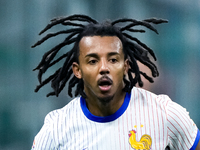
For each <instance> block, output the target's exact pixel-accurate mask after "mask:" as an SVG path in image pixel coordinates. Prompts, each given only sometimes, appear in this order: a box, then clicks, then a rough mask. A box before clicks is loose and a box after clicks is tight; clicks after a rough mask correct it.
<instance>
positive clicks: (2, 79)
mask: <svg viewBox="0 0 200 150" xmlns="http://www.w3.org/2000/svg"><path fill="white" fill-rule="evenodd" d="M74 13H82V14H86V15H90V16H91V17H93V18H95V19H97V20H99V21H102V20H104V19H107V18H109V19H118V18H121V17H130V18H135V19H139V20H143V19H146V18H151V17H157V18H165V19H168V20H169V23H168V24H161V25H157V26H156V28H157V29H158V31H159V35H156V34H155V33H153V32H152V31H148V30H147V32H146V33H145V34H137V35H135V36H137V37H138V38H139V39H140V40H141V41H142V42H144V43H146V44H147V45H148V46H149V47H151V48H152V49H153V50H155V53H156V56H157V58H158V61H157V62H156V63H157V65H158V68H159V71H160V77H159V78H157V79H156V80H155V83H154V84H152V85H149V84H148V83H147V84H146V85H145V87H144V88H146V89H149V90H150V91H152V92H155V93H157V94H167V95H169V96H170V98H171V99H172V100H173V101H175V102H177V103H179V104H181V105H182V106H183V107H185V108H186V109H187V110H188V111H189V112H190V116H191V118H192V119H193V120H194V122H195V123H196V124H197V126H198V127H199V128H200V117H199V115H200V110H199V108H200V107H199V106H200V90H199V89H200V81H199V76H200V67H199V65H200V48H199V47H200V40H199V39H200V1H199V0H193V1H188V0H181V1H174V0H162V1H161V0H151V1H150V0H113V1H112V0H101V1H100V0H73V1H72V0H59V1H56V0H34V1H28V0H17V1H11V0H0V149H4V150H22V149H24V150H25V149H31V146H32V142H33V139H34V136H35V135H36V134H37V133H38V131H39V130H40V128H41V127H42V125H43V121H44V117H45V116H46V114H47V113H48V112H50V111H52V110H54V109H57V108H60V107H63V106H64V105H65V104H67V103H68V102H69V101H70V99H71V98H69V97H68V96H67V92H66V89H65V90H64V91H63V92H62V93H61V95H60V96H59V97H58V98H57V97H49V98H46V94H47V93H48V92H51V88H50V85H48V86H46V87H44V88H42V89H41V90H40V91H39V92H38V93H34V89H35V87H36V85H37V84H38V81H37V72H33V71H32V69H33V68H34V67H36V65H37V64H38V62H39V61H40V60H41V58H42V55H43V54H44V52H45V51H47V50H49V49H50V48H51V47H53V46H54V45H55V44H56V43H58V41H60V40H62V38H60V39H59V38H58V39H57V38H55V39H52V40H50V41H47V42H45V43H44V44H42V45H41V46H39V47H37V48H35V49H31V48H30V47H31V45H33V44H34V43H35V42H36V41H37V40H39V39H40V38H41V36H38V33H39V31H41V30H42V29H43V28H44V27H45V26H46V25H47V24H48V23H49V21H50V19H52V18H54V17H57V16H66V15H71V14H74ZM56 29H59V27H55V28H54V29H52V30H51V31H56ZM56 40H57V41H56Z"/></svg>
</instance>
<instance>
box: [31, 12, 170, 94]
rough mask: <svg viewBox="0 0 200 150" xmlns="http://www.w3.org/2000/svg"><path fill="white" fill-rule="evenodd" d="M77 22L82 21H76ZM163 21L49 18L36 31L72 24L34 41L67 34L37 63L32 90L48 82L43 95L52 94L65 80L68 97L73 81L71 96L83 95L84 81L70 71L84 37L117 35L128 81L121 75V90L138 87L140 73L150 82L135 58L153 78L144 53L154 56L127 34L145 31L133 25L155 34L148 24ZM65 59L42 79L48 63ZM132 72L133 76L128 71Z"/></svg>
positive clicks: (153, 66)
mask: <svg viewBox="0 0 200 150" xmlns="http://www.w3.org/2000/svg"><path fill="white" fill-rule="evenodd" d="M80 22H81V23H82V24H80ZM166 22H168V21H167V20H163V19H156V18H151V19H145V20H142V21H138V20H134V19H129V18H123V19H118V20H115V21H113V22H111V21H108V20H107V21H105V22H103V23H99V22H97V21H96V20H94V19H92V18H91V17H89V16H86V15H81V14H75V15H71V16H67V17H60V18H55V19H53V20H51V23H50V24H48V25H47V26H46V27H45V28H44V29H43V30H42V31H41V32H40V33H39V35H41V34H42V33H44V32H45V31H47V30H49V29H50V28H51V27H53V26H55V25H58V24H61V25H63V26H72V27H71V28H70V29H66V30H62V31H58V32H56V33H49V34H47V35H46V36H45V37H43V38H42V39H41V40H39V41H38V42H37V43H35V44H34V45H33V46H32V48H33V47H36V46H38V45H40V44H42V43H43V42H44V41H46V40H48V39H49V38H51V37H55V36H57V35H60V34H67V35H68V36H67V37H66V38H65V39H64V41H63V42H61V43H59V44H58V45H56V46H55V47H53V48H52V49H50V50H49V51H47V52H46V53H45V54H44V55H43V58H42V60H41V62H40V63H39V64H38V66H37V67H36V68H35V69H33V70H39V72H38V80H39V83H40V84H39V85H38V86H37V87H36V89H35V92H37V91H38V90H39V89H40V88H41V87H43V86H44V85H46V84H48V83H49V82H51V87H52V88H53V90H54V91H53V92H50V93H49V94H47V97H48V96H51V95H56V96H58V95H59V93H60V92H61V91H62V90H63V88H64V87H65V85H66V83H67V82H68V84H69V85H68V94H69V96H70V97H72V96H73V95H72V88H73V87H74V86H75V85H76V84H77V86H76V90H75V96H77V95H79V94H80V95H81V96H82V97H84V98H86V94H85V93H84V83H83V80H82V79H78V78H76V77H75V76H74V75H73V71H72V63H73V62H77V63H79V60H78V57H79V42H80V40H81V39H82V38H83V37H84V36H95V35H97V36H117V37H118V38H119V39H120V40H121V42H122V45H123V52H124V55H125V59H128V61H129V65H130V69H129V70H128V80H127V79H125V78H124V83H125V87H124V89H123V90H124V91H126V92H130V91H131V89H132V87H133V86H135V84H136V83H138V84H139V86H140V87H142V86H143V82H142V80H141V75H143V76H144V77H145V78H146V79H147V80H148V81H149V82H153V78H152V77H149V76H148V75H147V74H146V73H144V72H142V71H140V70H139V67H138V65H137V62H136V61H139V62H141V63H142V64H144V65H146V66H147V67H148V68H149V69H150V70H151V72H152V76H153V77H157V76H158V75H159V73H158V70H157V67H156V66H155V64H154V63H153V62H152V61H151V60H150V59H149V57H148V54H150V55H151V56H152V57H153V58H154V60H155V61H156V57H155V55H154V52H153V50H152V49H151V48H149V47H148V46H147V45H146V44H144V43H142V42H141V41H140V40H138V39H137V38H135V37H133V36H131V35H130V34H129V32H130V33H134V32H140V33H143V32H145V30H143V29H141V30H139V29H133V27H135V26H144V27H146V28H148V29H150V30H152V31H154V32H155V33H157V34H158V32H157V30H156V29H155V28H154V27H153V26H152V25H151V24H160V23H166ZM120 23H121V24H125V25H123V26H119V25H118V26H117V24H120ZM70 44H74V46H73V48H72V49H71V50H69V51H68V52H66V53H65V54H63V55H62V56H60V57H59V58H57V59H55V56H56V54H57V53H58V52H59V51H60V50H61V49H62V48H63V47H65V46H66V45H70ZM62 59H65V61H64V64H63V66H61V67H60V68H58V69H57V70H56V71H55V73H53V74H52V75H50V76H49V77H47V78H46V79H45V80H42V75H43V74H44V73H45V72H46V70H47V69H49V68H50V67H51V66H53V65H55V64H56V63H57V62H59V61H61V60H62ZM133 73H134V74H135V76H134V77H133V75H132V74H133Z"/></svg>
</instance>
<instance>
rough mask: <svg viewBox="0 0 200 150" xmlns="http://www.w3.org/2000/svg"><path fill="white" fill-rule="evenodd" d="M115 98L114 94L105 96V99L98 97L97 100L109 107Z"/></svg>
mask: <svg viewBox="0 0 200 150" xmlns="http://www.w3.org/2000/svg"><path fill="white" fill-rule="evenodd" d="M113 98H114V94H113V95H111V96H105V97H97V99H98V100H99V102H100V103H101V104H103V105H107V104H109V103H110V102H111V101H112V100H113Z"/></svg>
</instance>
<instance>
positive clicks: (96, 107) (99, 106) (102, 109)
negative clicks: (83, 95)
mask: <svg viewBox="0 0 200 150" xmlns="http://www.w3.org/2000/svg"><path fill="white" fill-rule="evenodd" d="M125 95H126V93H125V92H124V91H121V92H116V93H115V94H114V95H113V96H112V97H108V99H101V98H97V97H95V98H94V97H93V98H87V99H86V104H87V107H88V109H89V111H90V112H91V113H92V114H93V115H95V116H101V117H104V116H109V115H112V114H114V113H115V112H116V111H117V110H118V109H119V108H120V107H121V106H122V104H123V102H124V98H125Z"/></svg>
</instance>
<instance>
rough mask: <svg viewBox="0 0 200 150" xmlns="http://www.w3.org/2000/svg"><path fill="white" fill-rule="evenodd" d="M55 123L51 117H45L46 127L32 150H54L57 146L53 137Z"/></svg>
mask: <svg viewBox="0 0 200 150" xmlns="http://www.w3.org/2000/svg"><path fill="white" fill-rule="evenodd" d="M52 129H53V122H52V118H51V115H50V114H48V115H47V116H46V117H45V121H44V125H43V126H42V128H41V130H40V131H39V133H38V134H37V135H36V136H35V138H34V142H33V146H32V149H31V150H53V149H55V146H54V145H55V144H54V140H53V135H52V133H53V132H52Z"/></svg>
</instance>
